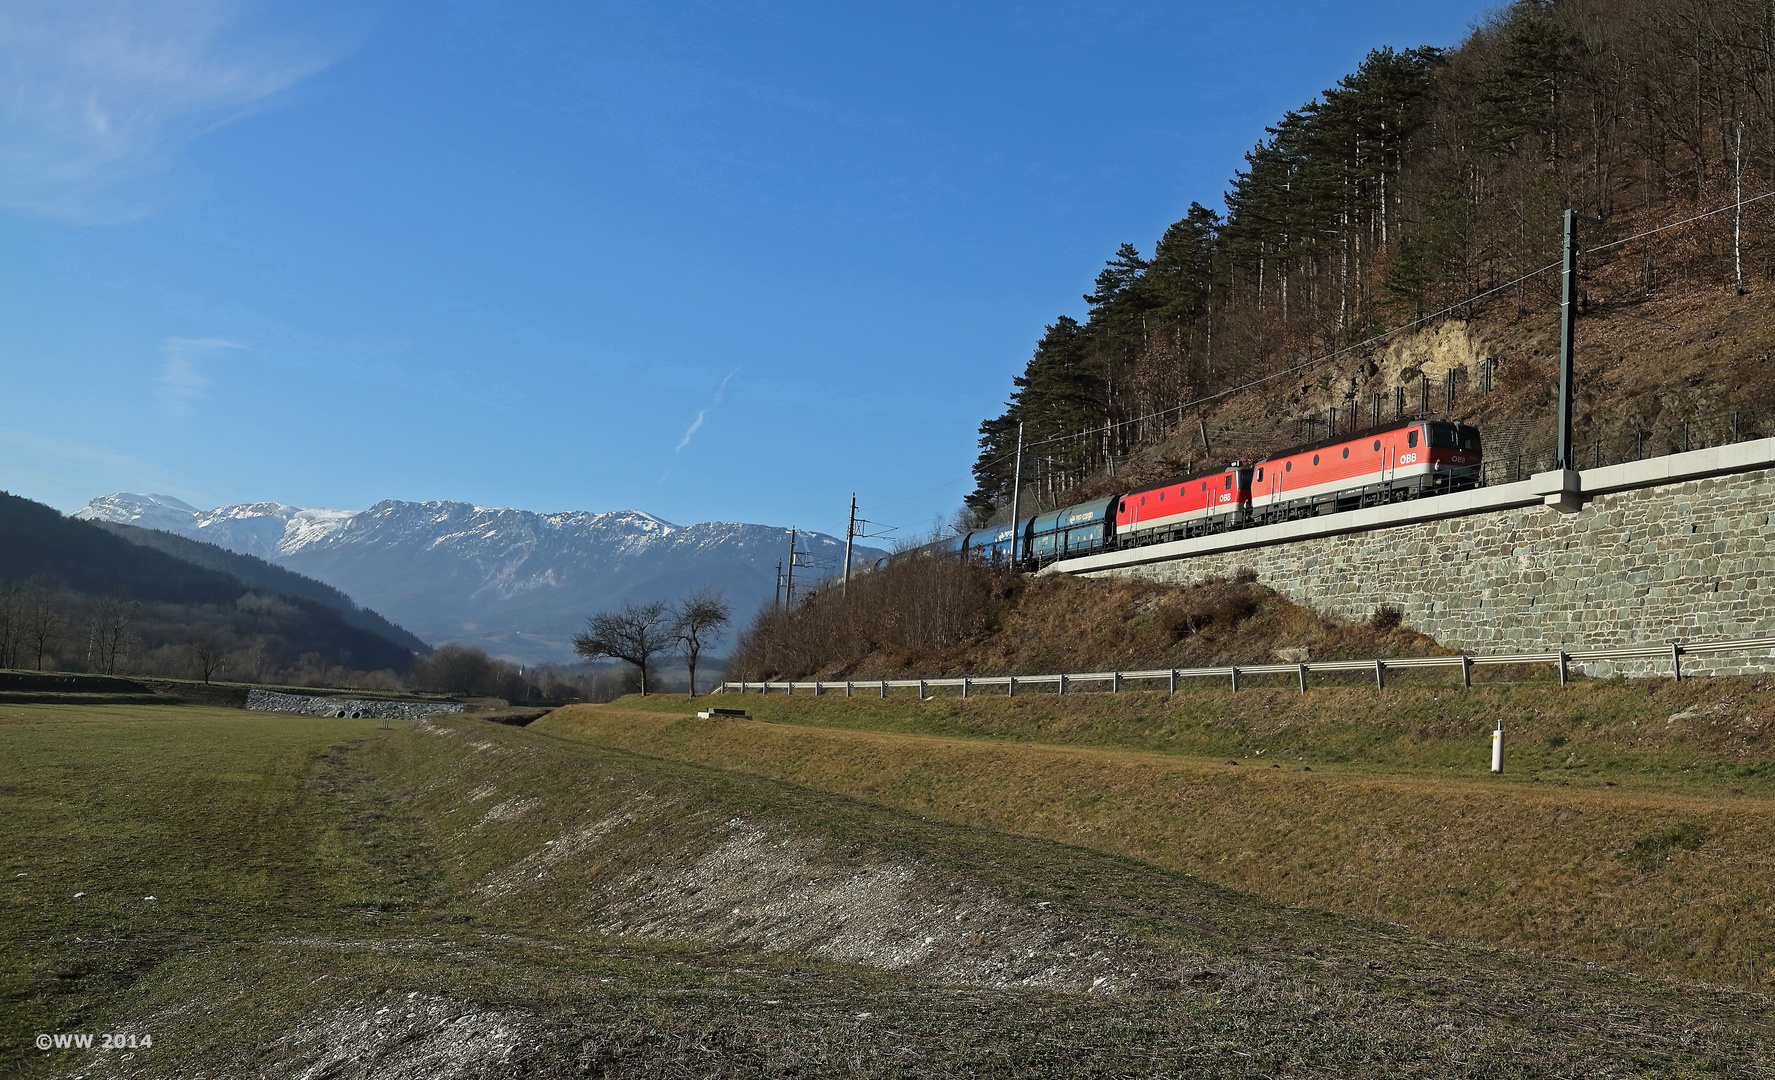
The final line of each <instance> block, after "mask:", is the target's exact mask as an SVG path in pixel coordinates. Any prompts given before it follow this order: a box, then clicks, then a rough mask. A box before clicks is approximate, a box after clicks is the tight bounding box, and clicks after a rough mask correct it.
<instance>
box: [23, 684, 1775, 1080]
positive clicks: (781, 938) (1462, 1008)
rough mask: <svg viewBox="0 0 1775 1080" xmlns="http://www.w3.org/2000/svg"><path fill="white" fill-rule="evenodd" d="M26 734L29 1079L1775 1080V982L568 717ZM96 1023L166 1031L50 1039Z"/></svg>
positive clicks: (94, 718)
mask: <svg viewBox="0 0 1775 1080" xmlns="http://www.w3.org/2000/svg"><path fill="white" fill-rule="evenodd" d="M650 704H652V703H650ZM611 715H612V716H625V717H629V718H631V719H633V718H639V719H640V720H649V721H654V722H665V723H668V724H669V723H670V722H671V721H672V718H671V717H670V715H669V714H659V713H637V712H633V711H626V712H617V711H614V710H613V711H612V712H611ZM575 722H576V723H577V722H578V721H575ZM759 727H760V728H767V729H768V730H771V731H776V732H789V731H792V730H793V731H796V732H805V731H806V730H807V729H789V728H787V727H779V728H774V729H771V728H768V726H766V725H759ZM0 729H3V730H4V735H5V738H6V740H7V745H8V750H9V753H8V754H7V755H6V756H5V758H4V759H0V810H4V812H5V813H6V815H7V820H8V822H9V829H10V833H9V837H10V840H11V842H10V844H9V846H8V850H7V853H6V868H5V871H6V872H5V875H4V877H3V878H0V882H3V883H4V885H5V888H4V890H0V946H3V948H0V957H3V958H4V965H3V966H0V1000H3V1001H4V1003H5V1007H4V1008H3V1009H0V1028H3V1034H0V1043H3V1049H0V1072H5V1073H7V1074H9V1075H13V1074H21V1073H22V1074H29V1075H81V1076H85V1077H90V1078H94V1080H97V1078H100V1077H117V1076H126V1075H127V1076H132V1077H133V1076H178V1077H181V1078H192V1077H205V1076H208V1077H226V1076H240V1075H255V1076H261V1077H283V1076H291V1077H293V1076H298V1075H321V1074H324V1075H329V1076H338V1077H360V1076H361V1077H370V1076H387V1075H441V1074H451V1075H458V1074H460V1075H483V1074H495V1073H496V1074H498V1075H505V1076H525V1077H568V1076H583V1075H587V1074H588V1073H589V1074H594V1075H596V1074H605V1073H617V1074H621V1075H631V1076H693V1075H709V1074H710V1073H712V1072H722V1071H725V1072H728V1073H732V1074H737V1075H788V1074H791V1073H793V1074H798V1075H823V1074H834V1073H845V1074H853V1075H866V1076H867V1075H878V1076H903V1075H957V1074H966V1075H982V1074H1016V1075H1022V1076H1056V1077H1058V1076H1087V1075H1102V1076H1110V1075H1128V1074H1150V1073H1155V1072H1157V1073H1189V1074H1192V1075H1211V1076H1238V1077H1242V1076H1252V1077H1257V1076H1273V1075H1278V1074H1285V1075H1293V1076H1323V1077H1333V1076H1335V1077H1381V1076H1394V1075H1400V1074H1401V1073H1410V1074H1411V1075H1417V1076H1531V1075H1549V1074H1558V1075H1574V1076H1576V1075H1583V1076H1619V1077H1640V1076H1690V1075H1703V1074H1705V1075H1729V1076H1746V1077H1750V1076H1755V1075H1759V1074H1758V1073H1757V1072H1756V1070H1755V1067H1754V1065H1755V1063H1756V1062H1760V1061H1765V1060H1769V1057H1770V1055H1771V1054H1772V1053H1775V1035H1772V1034H1771V1032H1770V1030H1769V1025H1768V1007H1769V1006H1768V1000H1767V998H1766V996H1764V995H1762V994H1759V993H1746V992H1743V991H1735V990H1730V989H1717V988H1709V987H1706V986H1700V985H1696V984H1691V983H1670V982H1664V981H1658V980H1649V981H1648V980H1643V979H1639V978H1635V977H1632V976H1628V975H1624V974H1623V973H1620V972H1618V971H1612V970H1609V969H1606V968H1599V967H1590V966H1586V965H1582V964H1576V965H1574V964H1570V963H1565V962H1561V961H1558V960H1538V959H1534V958H1527V957H1522V956H1518V955H1514V954H1510V953H1504V952H1497V951H1494V950H1489V949H1483V948H1472V947H1466V946H1460V945H1447V944H1440V943H1437V942H1435V941H1431V940H1426V939H1424V938H1422V937H1420V936H1418V935H1415V934H1412V933H1409V932H1407V931H1404V930H1402V929H1399V928H1396V927H1388V926H1385V925H1380V924H1372V923H1367V922H1364V921H1361V920H1354V919H1347V918H1342V917H1338V916H1335V915H1327V914H1324V913H1320V912H1313V911H1301V910H1296V909H1291V908H1288V907H1284V906H1277V905H1273V904H1269V903H1266V902H1264V901H1261V900H1258V899H1255V898H1252V897H1250V896H1246V895H1243V894H1239V893H1235V892H1231V891H1229V890H1225V889H1221V888H1218V887H1215V886H1213V885H1208V884H1204V883H1201V882H1198V881H1195V880H1192V879H1190V878H1187V877H1184V876H1181V875H1177V874H1172V873H1167V872H1165V871H1162V870H1157V869H1154V868H1153V867H1150V866H1147V865H1143V864H1141V863H1138V862H1134V861H1130V860H1127V859H1121V858H1117V857H1114V856H1109V855H1104V854H1100V853H1098V852H1093V851H1090V850H1086V849H1083V848H1079V847H1073V846H1065V845H1057V844H1052V843H1047V842H1043V841H1039V840H1028V839H1024V838H1020V837H1016V836H1012V835H1008V834H1006V833H1001V832H997V831H994V830H991V829H987V828H978V827H968V826H960V825H952V824H945V823H942V822H936V821H931V820H928V819H925V818H921V817H918V816H915V815H910V814H906V813H903V812H900V811H897V810H893V809H890V808H886V807H883V806H880V805H877V804H876V803H873V802H869V801H858V800H852V799H848V798H844V797H841V796H835V795H830V794H826V793H822V792H819V791H816V790H812V789H810V788H806V787H798V786H792V785H785V784H782V783H780V782H776V781H772V780H768V779H765V778H761V777H756V776H749V775H745V774H743V773H739V772H734V771H722V770H712V769H708V768H705V767H701V766H697V765H692V764H686V763H682V762H674V761H669V760H659V759H654V758H647V757H638V756H635V755H633V754H630V753H627V752H624V751H620V750H612V749H608V748H603V747H599V746H596V745H593V744H591V743H589V742H587V741H586V740H585V739H583V738H579V737H563V735H561V734H551V733H549V732H545V731H541V730H534V729H521V728H509V727H504V726H500V725H493V724H487V723H484V722H478V721H475V720H472V719H446V720H440V721H437V722H431V723H423V724H417V725H406V724H396V725H394V726H393V727H392V728H391V729H389V730H384V729H382V728H381V727H380V725H379V724H378V723H376V722H374V721H362V720H360V721H352V720H347V719H339V720H333V719H310V718H301V717H286V716H270V715H265V714H245V713H242V712H240V711H236V710H225V709H204V708H191V707H177V706H134V707H132V706H72V707H71V706H57V705H8V706H0ZM732 730H735V731H739V730H742V729H741V728H740V727H739V726H735V727H734V728H732ZM76 893H84V894H85V895H84V896H80V897H76V895H75V894H76ZM149 896H152V897H154V899H153V900H148V899H146V897H149ZM742 906H743V907H744V910H742ZM932 942H936V944H935V945H932V944H931V943H932ZM846 957H848V958H849V959H850V960H851V961H852V962H840V960H842V959H845V958H846ZM957 965H960V966H957ZM888 967H892V968H897V970H882V969H883V968H888ZM1094 976H1095V978H1094ZM1100 983H1106V984H1107V985H1112V986H1116V987H1117V989H1118V991H1119V992H1118V993H1116V994H1114V995H1113V996H1109V997H1105V996H1104V995H1102V994H1094V993H1080V992H1077V990H1082V989H1084V988H1085V987H1086V986H1095V985H1099V984H1100ZM958 984H959V985H958ZM1067 987H1072V988H1073V989H1072V990H1071V991H1069V990H1067V989H1066V988H1067ZM58 1031H60V1032H67V1031H86V1032H89V1033H91V1032H98V1031H105V1032H117V1031H122V1032H127V1033H135V1034H138V1035H140V1034H151V1035H152V1036H153V1037H154V1040H155V1042H154V1046H153V1047H152V1048H151V1049H149V1050H139V1051H137V1052H136V1053H135V1054H134V1055H133V1056H131V1057H127V1058H126V1057H124V1056H122V1055H119V1054H116V1053H113V1054H109V1055H106V1054H101V1053H93V1054H82V1053H79V1052H75V1051H52V1052H49V1053H41V1054H40V1053H38V1052H37V1051H35V1050H33V1049H31V1048H30V1042H31V1039H32V1037H33V1036H34V1035H35V1034H36V1033H39V1032H58Z"/></svg>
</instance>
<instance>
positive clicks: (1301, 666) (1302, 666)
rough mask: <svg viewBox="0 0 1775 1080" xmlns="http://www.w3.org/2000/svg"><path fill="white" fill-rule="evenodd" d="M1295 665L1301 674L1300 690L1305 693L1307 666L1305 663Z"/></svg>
mask: <svg viewBox="0 0 1775 1080" xmlns="http://www.w3.org/2000/svg"><path fill="white" fill-rule="evenodd" d="M1294 666H1295V670H1296V672H1297V673H1298V674H1299V675H1300V692H1301V693H1303V694H1304V693H1306V692H1307V666H1306V665H1305V664H1296V665H1294Z"/></svg>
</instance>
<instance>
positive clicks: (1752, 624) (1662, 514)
mask: <svg viewBox="0 0 1775 1080" xmlns="http://www.w3.org/2000/svg"><path fill="white" fill-rule="evenodd" d="M1772 512H1775V470H1771V469H1760V470H1756V471H1751V472H1743V473H1737V474H1733V475H1727V476H1718V477H1711V478H1708V479H1704V480H1691V481H1686V482H1681V483H1672V484H1666V485H1663V486H1657V487H1645V488H1637V489H1633V490H1628V491H1620V492H1615V493H1613V494H1608V495H1599V496H1597V497H1595V498H1593V499H1591V500H1590V501H1589V502H1587V503H1586V504H1585V505H1584V506H1583V508H1582V509H1580V510H1579V511H1577V512H1576V513H1563V512H1560V511H1559V510H1556V509H1553V508H1551V507H1547V506H1540V505H1535V506H1527V507H1518V508H1515V509H1509V510H1502V511H1497V512H1493V513H1485V514H1475V515H1470V516H1466V517H1455V518H1446V519H1443V520H1438V521H1422V522H1416V523H1412V524H1406V525H1399V526H1395V527H1392V528H1384V529H1377V530H1374V531H1370V532H1362V533H1348V534H1343V535H1338V536H1321V537H1313V538H1309V539H1303V540H1300V541H1297V542H1293V543H1287V544H1277V545H1275V546H1272V547H1263V548H1253V549H1247V550H1241V551H1225V552H1216V553H1213V554H1205V555H1199V556H1196V557H1193V558H1187V559H1179V560H1174V561H1170V562H1155V563H1147V564H1144V565H1137V566H1128V567H1120V568H1115V569H1105V570H1096V571H1090V572H1089V576H1099V575H1103V574H1126V575H1131V576H1138V577H1145V578H1149V579H1153V580H1159V581H1166V582H1177V583H1188V582H1193V581H1199V580H1201V579H1202V578H1205V577H1209V576H1212V575H1229V576H1230V575H1231V574H1232V573H1233V572H1234V571H1235V570H1237V569H1238V568H1240V567H1250V568H1251V569H1253V570H1255V571H1256V572H1257V575H1258V580H1259V581H1261V582H1263V583H1264V584H1266V585H1268V586H1270V587H1271V588H1273V589H1275V590H1276V591H1278V592H1280V593H1282V594H1283V595H1285V596H1287V597H1288V598H1289V599H1291V600H1294V601H1295V602H1297V603H1302V604H1308V605H1310V606H1312V607H1315V608H1318V609H1319V610H1321V611H1323V612H1326V613H1327V614H1329V615H1332V616H1334V617H1336V618H1339V619H1344V620H1350V621H1356V620H1361V619H1365V618H1367V617H1368V616H1369V615H1370V614H1371V613H1372V612H1373V611H1374V609H1375V608H1376V607H1378V606H1380V605H1381V604H1392V605H1395V606H1397V607H1398V608H1400V609H1401V610H1402V611H1403V612H1404V613H1405V621H1406V623H1407V624H1408V625H1410V626H1412V627H1413V628H1415V629H1417V630H1420V631H1422V632H1423V633H1426V634H1429V635H1430V636H1431V637H1433V638H1435V639H1436V640H1437V641H1439V642H1441V643H1443V644H1444V645H1447V646H1449V647H1451V648H1457V649H1464V650H1466V651H1469V652H1473V653H1500V652H1514V651H1528V650H1539V649H1546V650H1554V649H1560V648H1565V649H1568V650H1573V651H1576V650H1578V649H1602V648H1611V647H1619V646H1629V645H1649V644H1658V643H1662V642H1669V641H1676V640H1681V641H1694V640H1700V639H1717V638H1740V637H1754V636H1757V635H1763V634H1772V633H1775V551H1772V550H1771V547H1772V545H1771V541H1775V523H1772V519H1775V513H1772ZM1683 669H1684V671H1685V672H1688V671H1694V672H1696V673H1697V674H1701V673H1712V674H1745V673H1751V672H1765V671H1771V670H1775V659H1772V658H1771V657H1770V655H1768V654H1765V653H1754V654H1735V655H1728V656H1720V657H1705V658H1704V657H1694V658H1687V659H1685V660H1684V661H1683ZM1668 670H1669V664H1668V663H1667V662H1666V663H1662V664H1660V663H1658V662H1632V663H1614V662H1605V663H1599V664H1595V665H1591V670H1590V671H1589V672H1588V673H1589V674H1593V675H1609V674H1613V673H1616V672H1622V673H1628V674H1649V673H1654V672H1667V671H1668Z"/></svg>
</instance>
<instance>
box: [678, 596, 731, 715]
mask: <svg viewBox="0 0 1775 1080" xmlns="http://www.w3.org/2000/svg"><path fill="white" fill-rule="evenodd" d="M673 615H674V621H673V624H672V633H673V635H674V636H675V637H677V639H678V648H679V650H680V653H681V655H682V656H683V657H684V665H685V666H686V667H688V668H689V669H690V696H691V697H695V696H696V661H697V657H699V656H701V655H702V652H703V650H704V649H705V648H707V647H708V645H709V643H710V642H711V641H713V640H714V639H715V638H716V637H717V636H718V635H719V634H720V633H721V631H722V629H723V628H724V627H726V626H727V624H728V623H729V622H730V621H731V620H732V619H733V606H732V605H731V604H729V603H728V602H727V598H726V597H724V596H722V595H721V591H720V590H719V589H698V590H697V591H696V592H693V593H691V594H690V595H689V596H686V597H685V598H684V599H682V600H680V601H678V606H677V607H676V608H674V609H673Z"/></svg>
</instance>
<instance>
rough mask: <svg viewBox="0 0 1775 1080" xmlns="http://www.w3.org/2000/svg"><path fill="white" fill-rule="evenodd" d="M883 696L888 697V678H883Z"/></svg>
mask: <svg viewBox="0 0 1775 1080" xmlns="http://www.w3.org/2000/svg"><path fill="white" fill-rule="evenodd" d="M881 696H882V697H884V698H885V697H887V680H886V679H883V680H881Z"/></svg>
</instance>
